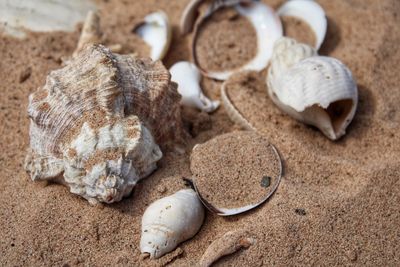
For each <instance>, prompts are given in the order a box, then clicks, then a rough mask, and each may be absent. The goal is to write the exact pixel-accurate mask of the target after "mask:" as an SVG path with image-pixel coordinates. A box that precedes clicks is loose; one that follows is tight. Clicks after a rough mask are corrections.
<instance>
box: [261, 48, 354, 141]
mask: <svg viewBox="0 0 400 267" xmlns="http://www.w3.org/2000/svg"><path fill="white" fill-rule="evenodd" d="M284 43H285V40H283V41H282V42H281V43H278V44H277V51H276V54H275V51H274V56H273V60H272V64H271V68H270V70H269V74H268V78H267V83H268V94H269V96H270V97H271V99H272V100H273V101H274V103H275V104H276V105H277V106H278V107H279V108H281V109H282V110H283V111H285V112H286V113H288V114H289V115H290V116H292V117H293V118H295V119H297V120H299V121H302V122H305V123H307V124H310V125H313V126H315V127H317V128H318V129H320V130H321V131H322V132H323V133H324V134H325V135H326V136H327V137H328V138H329V139H331V140H336V139H339V138H340V137H341V136H343V135H344V134H345V133H346V128H347V126H348V125H349V124H350V122H351V120H352V119H353V117H354V115H355V111H356V108H357V102H358V92H357V85H356V83H355V81H354V80H353V77H352V74H351V72H350V70H349V69H348V68H347V67H346V66H345V65H344V64H343V63H342V62H340V61H339V60H337V59H334V58H331V57H323V56H315V55H313V54H314V53H313V50H312V49H306V46H307V45H299V44H296V43H294V44H293V43H292V45H289V46H287V47H286V50H285V49H281V48H282V44H284ZM286 43H287V42H286ZM296 54H297V57H296V56H294V55H296ZM286 55H288V56H289V60H288V59H287V56H286ZM290 55H291V57H293V58H297V59H298V60H299V61H298V62H297V63H296V62H294V61H293V60H292V61H291V60H290ZM310 55H311V57H308V56H310ZM304 57H306V58H305V59H304ZM307 57H308V58H307Z"/></svg>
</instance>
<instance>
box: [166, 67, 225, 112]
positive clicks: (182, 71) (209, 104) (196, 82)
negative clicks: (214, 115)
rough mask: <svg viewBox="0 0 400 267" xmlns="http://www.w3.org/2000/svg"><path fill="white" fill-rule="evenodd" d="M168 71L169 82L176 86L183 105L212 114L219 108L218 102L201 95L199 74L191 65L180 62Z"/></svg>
mask: <svg viewBox="0 0 400 267" xmlns="http://www.w3.org/2000/svg"><path fill="white" fill-rule="evenodd" d="M169 71H170V73H171V81H173V82H176V83H177V84H178V92H179V94H181V95H182V100H181V103H182V104H183V105H185V106H188V107H194V108H198V109H200V110H202V111H205V112H213V111H214V110H216V109H217V108H218V107H219V101H211V100H210V99H209V98H207V97H206V96H205V95H204V94H203V92H202V90H201V88H200V81H201V74H200V71H199V70H198V69H197V67H196V66H195V65H194V64H193V63H190V62H187V61H181V62H178V63H176V64H174V65H173V66H172V67H171V68H170V70H169Z"/></svg>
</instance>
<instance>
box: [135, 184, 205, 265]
mask: <svg viewBox="0 0 400 267" xmlns="http://www.w3.org/2000/svg"><path fill="white" fill-rule="evenodd" d="M203 220H204V208H203V205H202V204H201V202H200V200H199V199H198V197H197V195H196V192H194V191H193V190H192V189H184V190H180V191H178V192H176V193H175V194H173V195H171V196H168V197H164V198H161V199H159V200H157V201H155V202H153V203H152V204H151V205H150V206H149V207H148V208H147V209H146V211H145V212H144V214H143V218H142V237H141V239H140V251H141V253H148V254H149V255H150V258H152V259H157V258H159V257H161V256H163V255H164V254H166V253H168V252H171V251H172V250H174V249H175V248H176V246H177V245H178V244H179V243H181V242H183V241H186V240H188V239H190V238H192V237H193V236H194V235H195V234H196V233H197V232H198V231H199V230H200V227H201V225H202V224H203Z"/></svg>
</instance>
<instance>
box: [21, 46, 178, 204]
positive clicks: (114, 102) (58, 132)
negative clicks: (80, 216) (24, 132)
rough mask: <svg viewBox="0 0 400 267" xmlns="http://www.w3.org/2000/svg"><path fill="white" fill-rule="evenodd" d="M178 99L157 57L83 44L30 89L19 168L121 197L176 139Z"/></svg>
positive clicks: (85, 191) (98, 196)
mask: <svg viewBox="0 0 400 267" xmlns="http://www.w3.org/2000/svg"><path fill="white" fill-rule="evenodd" d="M179 102H180V96H179V94H178V93H177V90H176V84H174V83H172V82H170V75H169V73H168V71H167V69H165V67H164V66H163V65H162V63H161V62H152V61H151V60H150V59H137V58H133V57H130V56H124V55H118V54H113V53H112V52H110V51H109V50H108V49H107V48H105V47H104V46H102V45H93V46H89V47H87V48H86V49H84V50H83V51H82V52H80V53H78V55H77V56H76V57H74V58H73V60H71V61H70V62H69V63H68V65H67V66H65V67H64V68H62V69H59V70H56V71H52V72H51V73H50V74H49V76H48V77H47V81H46V84H45V86H44V87H43V88H40V89H38V90H37V91H36V92H34V93H33V94H31V95H30V97H29V107H28V114H29V117H30V119H31V124H30V149H29V152H28V155H27V157H26V162H25V168H26V170H27V171H28V172H29V173H30V175H31V177H32V179H33V180H49V179H56V180H57V181H60V182H62V183H65V184H67V185H68V186H69V187H70V190H71V192H73V193H76V194H78V195H81V196H82V197H84V198H86V199H88V200H89V201H91V202H97V201H100V202H106V203H111V202H115V201H119V200H121V199H122V197H124V196H126V195H128V194H129V193H130V192H131V191H132V188H133V186H134V185H135V184H136V183H137V181H138V180H140V179H142V178H144V177H146V176H147V175H149V174H150V173H151V172H152V171H153V170H154V169H155V168H156V162H157V161H158V160H159V159H160V158H161V157H162V152H161V150H160V148H159V146H158V145H157V144H160V145H161V146H164V145H168V144H169V143H172V142H175V141H179V140H180V139H181V138H182V136H183V135H182V134H183V132H182V131H183V130H182V128H181V118H180V110H179ZM61 175H62V177H61Z"/></svg>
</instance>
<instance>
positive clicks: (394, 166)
mask: <svg viewBox="0 0 400 267" xmlns="http://www.w3.org/2000/svg"><path fill="white" fill-rule="evenodd" d="M186 2H187V1H183V0H181V1H155V0H148V1H116V0H108V1H99V2H98V5H99V7H100V10H102V11H103V12H102V14H103V16H102V22H103V23H102V24H103V28H104V30H105V31H106V34H107V36H106V40H107V43H108V44H114V43H121V44H122V45H123V49H124V52H130V51H132V50H134V51H136V52H137V53H139V55H140V56H145V55H147V54H148V48H147V47H146V45H145V44H144V43H143V42H142V41H141V40H140V39H139V38H138V37H136V36H135V35H134V34H132V33H131V31H132V29H133V27H134V26H135V25H136V24H137V23H138V22H139V21H140V19H141V18H142V17H144V16H145V15H146V14H148V13H149V12H151V11H155V10H158V9H162V10H164V11H166V12H167V13H168V15H169V16H170V18H171V20H172V23H173V25H174V28H173V30H174V39H173V43H172V48H171V50H170V52H169V53H168V55H167V57H166V59H165V64H166V65H167V67H169V66H171V65H172V64H173V63H174V62H176V61H178V60H187V59H189V58H190V55H189V49H188V47H189V43H190V42H189V40H190V36H187V37H180V36H179V31H178V23H179V16H180V14H181V12H182V10H183V8H184V6H185V4H186ZM265 2H266V3H268V4H270V5H271V6H272V7H275V8H276V7H278V6H279V4H281V3H282V2H283V1H280V0H274V1H273V0H271V1H266V0H265ZM318 2H320V3H321V5H322V6H323V7H324V9H325V10H326V12H327V15H328V17H329V29H328V35H327V39H326V41H325V43H324V44H323V46H322V49H321V53H322V54H323V55H330V56H334V57H337V58H339V59H340V60H342V61H343V62H345V63H346V64H347V65H348V66H349V68H350V69H351V70H352V72H353V74H354V77H355V79H356V80H357V84H358V88H359V94H360V101H359V108H358V110H357V114H356V117H355V119H354V121H353V122H352V124H351V125H350V127H349V128H348V133H347V135H346V136H345V137H344V138H342V139H341V140H339V141H338V142H331V141H329V140H328V139H327V138H325V137H324V136H323V135H322V134H321V133H320V132H319V131H317V130H315V129H313V128H311V127H308V126H305V125H303V124H301V123H298V122H296V121H294V120H293V119H291V118H290V117H288V116H287V115H285V114H283V113H282V112H281V111H280V110H279V109H277V108H276V107H275V106H274V105H273V103H272V102H271V101H270V100H269V99H268V98H267V97H266V88H265V83H264V80H265V74H266V71H263V72H262V73H261V74H256V73H244V74H240V75H237V77H233V79H238V80H239V82H242V84H243V86H242V88H243V92H240V93H237V94H233V95H232V97H233V98H234V99H233V101H234V102H235V105H237V106H238V108H240V110H241V111H242V112H243V113H245V114H246V116H248V117H249V120H250V121H251V122H252V123H253V124H254V125H255V126H256V127H257V129H260V130H259V131H260V133H261V134H262V135H263V136H264V137H266V138H267V139H268V140H269V141H270V142H271V143H272V144H274V145H275V146H276V147H277V148H278V150H279V151H280V153H281V155H282V158H283V160H284V176H283V179H282V181H281V185H280V186H279V188H278V190H277V192H276V193H275V195H274V196H273V197H272V198H271V199H270V200H269V201H268V202H267V203H265V204H264V205H262V206H261V207H259V208H257V209H255V210H253V211H251V212H249V213H246V214H243V215H239V216H234V217H226V218H225V217H219V216H217V215H214V214H212V213H210V212H207V216H206V220H205V224H204V225H203V227H202V228H201V230H200V232H199V233H198V234H197V235H196V236H195V237H194V238H193V239H191V240H189V241H187V242H185V243H183V244H181V245H180V246H179V248H178V249H177V250H175V251H174V252H172V253H171V254H169V255H166V256H165V257H163V258H161V259H160V260H157V261H150V260H149V259H143V258H141V257H140V251H139V240H140V220H141V216H142V214H143V212H144V210H145V208H146V207H147V206H148V205H149V204H150V203H151V202H153V201H154V200H156V199H158V198H160V197H163V196H167V195H170V194H172V193H174V192H176V191H177V190H179V189H181V188H183V187H184V186H185V185H184V183H183V182H182V180H181V177H182V176H185V177H190V176H191V173H190V169H189V163H190V162H189V158H190V151H191V148H192V147H193V146H194V145H195V144H198V143H203V142H205V141H207V140H210V139H211V138H213V137H216V136H218V135H220V134H222V133H228V132H232V131H234V130H238V129H239V127H238V126H237V125H234V124H233V123H232V122H231V121H230V120H229V118H228V117H227V115H226V113H225V110H224V109H223V108H220V109H219V110H218V111H216V112H215V113H214V114H212V115H210V116H209V115H207V114H204V113H196V112H194V111H191V110H185V111H184V112H183V113H184V121H185V125H186V126H187V127H188V128H189V130H190V132H191V133H192V134H193V138H191V139H189V140H188V144H187V147H186V152H185V153H184V154H177V153H167V154H166V155H165V156H164V158H163V159H162V160H161V162H160V163H159V168H158V170H157V171H156V172H155V173H154V174H153V175H151V176H150V177H148V178H147V179H145V180H144V181H143V182H142V183H140V184H139V185H138V186H137V187H136V188H135V191H134V193H133V195H132V196H131V197H129V198H127V199H125V200H123V201H122V202H120V203H117V204H113V205H99V206H97V207H92V206H90V205H89V203H88V202H87V201H85V200H83V199H81V198H79V197H78V196H75V195H73V194H71V193H69V192H68V189H67V188H66V187H64V186H62V185H58V184H52V183H36V182H32V181H31V180H30V178H29V177H28V175H27V174H26V173H25V171H24V170H23V167H22V165H23V161H24V157H25V151H26V149H27V147H28V142H29V139H28V127H29V121H28V118H27V115H26V108H27V103H28V95H29V94H30V93H31V92H33V91H34V90H36V89H37V88H38V87H40V86H43V85H44V83H45V78H46V76H47V74H48V72H49V71H51V70H54V69H57V68H60V64H61V57H63V56H69V55H71V54H72V52H73V50H74V48H75V45H76V42H77V39H78V36H79V31H76V32H74V33H52V34H31V35H30V36H29V37H28V39H26V40H25V41H20V40H14V39H12V38H6V37H1V39H0V58H1V61H0V81H1V87H0V125H1V127H0V136H1V151H2V152H1V154H0V164H1V166H2V173H1V176H0V193H1V194H0V200H1V201H0V225H1V230H0V265H1V266H151V265H155V266H159V265H163V264H170V266H193V265H194V264H195V263H196V262H198V260H199V259H200V258H201V256H202V254H203V252H204V251H205V250H206V248H207V247H208V246H209V244H211V242H212V241H214V240H215V239H216V238H219V237H221V236H223V235H224V234H225V233H226V232H228V231H231V230H237V229H245V230H247V231H248V232H249V233H251V235H252V236H253V237H254V238H255V241H256V242H255V244H254V245H252V246H250V247H249V248H248V249H245V250H241V251H239V252H237V253H235V254H233V255H230V256H227V257H225V258H223V259H221V260H220V261H218V262H217V263H216V266H293V265H296V266H301V265H303V266H304V265H308V266H309V265H315V266H335V265H336V266H343V265H354V266H376V265H383V266H398V265H400V242H399V240H400V227H399V226H400V225H399V224H400V223H399V222H400V206H399V202H400V184H399V183H400V182H399V179H400V164H399V163H400V162H399V161H400V135H399V133H398V130H399V122H400V108H399V103H400V92H399V90H398V86H399V84H400V76H399V74H398V73H399V71H398V59H399V58H400V50H399V49H398V44H399V43H400V29H399V27H398V25H399V24H400V15H399V12H400V2H399V1H397V0H386V1H376V0H351V1H350V0H349V1H339V0H338V1H330V0H320V1H318ZM238 21H239V22H240V23H239V22H238V23H236V24H234V25H232V24H231V23H223V22H221V24H223V25H221V27H226V28H227V30H229V31H231V32H233V33H235V30H237V32H251V29H248V27H249V25H248V23H245V22H243V21H242V22H241V21H240V20H238ZM209 25H210V24H209ZM295 26H296V27H297V26H299V25H295ZM299 27H300V26H299ZM209 30H213V29H212V26H211V25H210V29H209ZM218 30H219V31H221V29H218ZM206 36H207V35H206V33H204V36H203V37H206ZM221 36H222V35H221ZM245 36H248V35H247V34H246V35H245ZM214 38H218V36H215V37H214ZM246 38H252V37H246ZM246 38H243V37H242V36H237V38H236V39H235V40H236V41H237V43H235V47H240V48H241V49H242V50H243V52H242V55H241V56H240V60H246V59H247V58H248V57H247V56H246V55H251V54H252V53H253V51H252V50H251V49H253V48H254V47H253V46H252V45H246V42H247V39H246ZM199 42H200V43H203V45H207V42H205V41H204V40H203V41H202V40H199ZM221 44H225V45H228V46H229V45H230V42H225V41H221ZM201 49H203V51H206V50H204V48H199V50H201ZM247 49H249V50H247ZM221 53H222V54H221V55H218V54H214V55H213V57H215V58H213V60H215V62H214V63H211V62H204V61H206V60H205V59H207V58H206V57H205V58H202V60H204V61H202V62H203V64H206V65H207V64H208V63H209V64H210V66H212V67H215V68H217V67H219V66H222V64H225V63H223V62H222V61H221V62H219V64H217V59H219V58H220V59H223V60H226V59H227V58H229V57H230V58H234V57H235V53H231V52H229V51H227V50H222V52H221ZM199 56H200V57H203V56H201V55H200V51H199ZM228 56H229V57H228ZM231 64H232V65H231V66H237V65H236V64H238V63H237V62H232V63H231ZM202 85H203V88H204V91H205V92H206V94H207V95H208V96H210V97H211V98H213V99H217V98H219V96H220V93H219V88H220V85H221V83H220V82H215V81H212V80H209V79H203V82H202ZM247 96H248V98H247V99H246V97H247Z"/></svg>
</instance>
